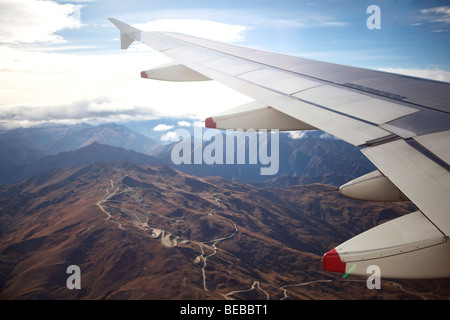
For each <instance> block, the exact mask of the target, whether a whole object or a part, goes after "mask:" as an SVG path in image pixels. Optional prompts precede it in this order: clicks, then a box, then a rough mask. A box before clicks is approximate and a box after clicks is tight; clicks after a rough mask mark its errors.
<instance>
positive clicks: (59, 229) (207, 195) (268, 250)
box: [0, 161, 450, 300]
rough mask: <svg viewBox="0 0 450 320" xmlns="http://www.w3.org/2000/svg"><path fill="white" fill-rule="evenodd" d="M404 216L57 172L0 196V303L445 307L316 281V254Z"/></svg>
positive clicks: (276, 191) (222, 183) (147, 171)
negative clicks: (295, 302)
mask: <svg viewBox="0 0 450 320" xmlns="http://www.w3.org/2000/svg"><path fill="white" fill-rule="evenodd" d="M411 210H414V207H411V204H409V203H399V204H388V205H387V204H383V203H366V202H360V201H356V200H351V199H346V198H342V197H340V196H339V194H338V192H337V190H336V187H333V186H328V185H322V184H314V185H310V186H293V187H289V188H277V187H275V188H256V187H254V186H251V185H249V184H243V183H240V182H236V181H230V180H226V179H224V178H221V177H208V178H198V177H195V176H192V175H187V174H185V173H182V172H181V171H179V170H176V169H174V168H172V167H170V166H167V165H165V164H159V165H146V164H135V163H132V162H126V161H125V162H123V161H122V162H111V163H106V162H97V163H91V164H88V165H86V166H83V167H81V168H59V169H54V170H52V171H49V172H46V173H44V174H42V175H38V176H34V177H31V178H29V179H27V180H23V181H21V182H19V183H17V184H11V185H4V186H1V187H0V231H1V235H2V237H1V242H0V297H1V298H2V299H168V300H173V299H175V300H178V299H195V300H197V299H229V298H233V299H265V298H267V297H268V298H270V299H274V300H279V299H286V298H287V299H353V298H354V297H355V295H357V297H358V299H418V298H422V297H426V298H429V299H440V298H442V297H446V296H448V294H449V292H450V284H449V283H448V281H390V280H384V281H383V282H382V283H383V284H382V285H383V290H381V291H380V290H368V289H367V288H366V286H365V279H364V278H360V277H356V278H354V277H353V278H351V279H348V280H347V281H344V280H343V279H342V277H341V276H340V275H337V274H333V273H328V272H324V271H323V270H322V266H321V254H323V252H324V250H327V249H329V248H332V247H333V246H335V245H337V244H339V243H340V242H342V241H344V240H345V239H347V238H348V237H351V236H352V235H354V234H356V233H359V232H361V231H363V230H365V229H366V228H370V227H372V226H373V225H376V224H379V223H382V222H383V221H386V220H389V219H392V218H395V217H397V216H399V215H402V214H405V213H407V212H410V211H411ZM69 265H78V266H79V267H80V269H81V289H80V290H69V289H68V288H67V287H66V280H67V277H68V276H69V275H68V274H67V273H66V269H67V267H68V266H69ZM256 283H257V284H258V286H256ZM307 283H311V284H310V285H308V284H307ZM252 284H253V285H254V287H255V289H253V290H251V287H252ZM258 288H261V289H258ZM401 288H406V290H405V291H403V290H402V289H401ZM267 295H268V296H267Z"/></svg>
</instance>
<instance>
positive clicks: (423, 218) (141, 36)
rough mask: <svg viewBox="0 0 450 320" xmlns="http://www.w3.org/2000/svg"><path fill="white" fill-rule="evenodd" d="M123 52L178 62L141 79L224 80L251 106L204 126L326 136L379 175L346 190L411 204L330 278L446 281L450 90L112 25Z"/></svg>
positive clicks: (357, 241) (341, 252)
mask: <svg viewBox="0 0 450 320" xmlns="http://www.w3.org/2000/svg"><path fill="white" fill-rule="evenodd" d="M110 21H111V22H112V23H113V24H114V25H116V26H117V27H118V28H119V29H120V34H121V47H122V49H127V48H128V47H129V46H130V45H131V43H132V42H133V41H135V40H137V41H141V42H143V43H145V44H147V45H149V46H150V47H152V48H154V49H156V50H158V51H159V52H161V53H162V54H164V55H166V56H168V57H170V58H171V59H172V60H173V61H174V63H171V64H169V65H165V66H161V67H159V68H156V69H153V70H147V71H143V72H142V74H141V75H142V77H144V78H150V79H158V80H166V81H206V80H211V79H213V80H216V81H219V82H221V83H223V84H225V85H227V86H229V87H231V88H233V89H235V90H237V91H239V92H241V93H243V94H245V95H247V96H249V97H251V98H253V99H254V100H255V102H253V103H250V104H247V105H244V106H240V107H237V108H233V109H231V110H229V111H226V112H223V113H221V114H218V115H216V116H212V117H210V118H208V119H206V120H205V124H206V127H209V128H217V129H237V128H241V129H246V128H254V129H279V130H314V129H320V130H323V131H325V132H328V133H330V134H332V135H334V136H336V137H338V138H340V139H342V140H344V141H347V142H349V143H351V144H353V145H355V146H360V147H361V151H362V152H363V153H364V155H365V156H366V157H367V158H368V159H370V160H371V161H372V162H373V163H374V164H375V165H376V167H377V168H378V170H376V171H375V172H372V173H370V174H367V175H365V176H363V177H360V178H357V179H355V180H353V181H350V182H349V183H347V184H345V185H343V186H341V188H340V192H341V194H342V195H344V196H347V197H351V198H356V199H361V200H368V201H402V200H410V201H412V202H413V203H414V204H415V205H416V206H417V208H418V210H417V211H416V212H413V213H410V214H408V215H405V216H402V217H400V218H397V219H394V220H391V221H389V222H386V223H383V224H381V225H379V226H377V227H375V228H373V229H370V230H368V231H366V232H364V233H362V234H360V235H358V236H356V237H354V238H352V239H350V240H348V241H346V242H344V243H343V244H341V245H339V246H337V247H336V248H334V249H332V250H330V251H329V252H327V253H326V254H325V255H324V256H323V266H324V269H326V270H330V271H336V272H341V273H346V272H349V271H351V273H352V274H360V275H367V273H366V272H367V267H368V266H371V265H377V266H378V267H379V268H380V271H381V276H382V277H385V278H441V277H449V276H450V241H449V235H450V173H449V169H450V84H449V83H444V82H438V81H432V80H426V79H420V78H414V77H407V76H403V75H397V74H390V73H385V72H380V71H373V70H366V69H361V68H354V67H349V66H342V65H337V64H331V63H326V62H319V61H314V60H310V59H303V58H299V57H292V56H287V55H282V54H277V53H272V52H266V51H261V50H256V49H251V48H246V47H242V46H237V45H230V44H224V43H219V42H215V41H211V40H205V39H200V38H196V37H192V36H187V35H183V34H177V33H169V32H143V31H141V30H138V29H136V28H134V27H131V26H129V25H127V24H125V23H123V22H120V21H118V20H115V19H110Z"/></svg>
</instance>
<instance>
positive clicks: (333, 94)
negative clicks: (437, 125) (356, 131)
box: [294, 85, 419, 124]
mask: <svg viewBox="0 0 450 320" xmlns="http://www.w3.org/2000/svg"><path fill="white" fill-rule="evenodd" d="M294 96H295V97H297V98H300V99H302V100H305V101H308V102H311V103H314V104H317V105H320V106H323V107H325V108H328V109H332V110H335V111H338V112H341V113H343V114H348V115H349V116H352V117H356V118H358V119H362V120H365V121H369V122H372V123H375V124H383V123H386V122H388V121H392V120H394V119H397V118H400V117H404V116H406V115H409V114H412V113H415V112H418V111H419V110H418V109H415V108H410V107H407V106H402V105H399V104H396V103H392V102H389V101H385V100H381V99H375V98H373V97H370V96H369V95H366V94H361V93H358V92H354V91H350V90H347V89H342V88H339V87H336V86H332V85H323V86H318V87H315V88H311V89H308V90H305V91H301V92H299V93H297V94H294Z"/></svg>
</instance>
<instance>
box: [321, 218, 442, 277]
mask: <svg viewBox="0 0 450 320" xmlns="http://www.w3.org/2000/svg"><path fill="white" fill-rule="evenodd" d="M435 261H439V263H435ZM371 265H376V266H378V267H379V268H380V270H381V276H382V277H386V278H416V279H420V278H441V277H448V276H450V243H449V241H448V238H447V237H446V236H444V235H443V234H442V233H441V232H440V231H439V230H438V229H437V228H436V227H435V226H434V225H433V224H432V223H431V222H430V221H429V220H428V219H427V218H426V217H425V216H424V215H423V214H422V213H421V212H420V211H417V212H414V213H410V214H408V215H405V216H402V217H400V218H397V219H394V220H391V221H388V222H386V223H383V224H381V225H379V226H377V227H375V228H372V229H370V230H368V231H366V232H363V233H361V234H359V235H357V236H355V237H353V238H351V239H350V240H348V241H346V242H344V243H342V244H341V245H339V246H338V247H336V248H335V249H333V250H331V251H330V252H328V253H326V254H325V255H324V257H323V267H324V269H325V270H329V271H335V272H341V273H345V272H349V271H350V270H351V273H352V274H357V275H366V271H367V267H368V266H371Z"/></svg>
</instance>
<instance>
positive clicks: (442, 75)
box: [378, 68, 450, 82]
mask: <svg viewBox="0 0 450 320" xmlns="http://www.w3.org/2000/svg"><path fill="white" fill-rule="evenodd" d="M378 70H380V71H386V72H391V73H397V74H404V75H407V76H412V77H419V78H425V79H431V80H437V81H445V82H450V71H445V70H440V69H406V68H380V69H378Z"/></svg>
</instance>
